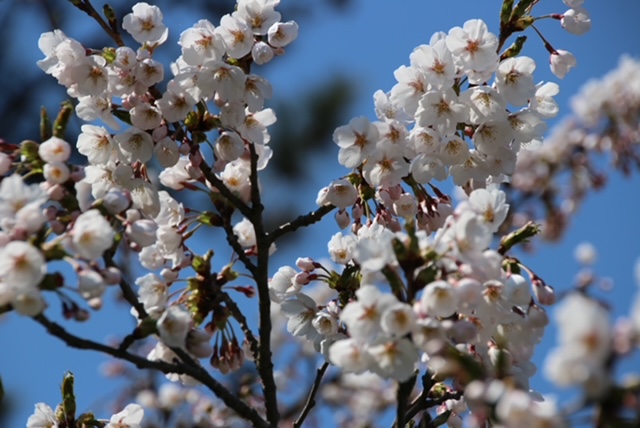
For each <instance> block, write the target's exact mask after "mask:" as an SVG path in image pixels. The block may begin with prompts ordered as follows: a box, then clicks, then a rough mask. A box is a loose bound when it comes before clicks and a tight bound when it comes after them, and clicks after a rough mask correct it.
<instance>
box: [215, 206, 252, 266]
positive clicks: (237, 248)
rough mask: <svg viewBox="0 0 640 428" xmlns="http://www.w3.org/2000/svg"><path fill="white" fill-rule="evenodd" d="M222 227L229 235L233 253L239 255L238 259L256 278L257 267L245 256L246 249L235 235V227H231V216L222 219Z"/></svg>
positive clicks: (228, 239)
mask: <svg viewBox="0 0 640 428" xmlns="http://www.w3.org/2000/svg"><path fill="white" fill-rule="evenodd" d="M222 227H223V229H224V231H225V233H226V235H227V242H228V243H229V245H230V246H231V248H232V249H233V251H234V252H235V253H236V254H237V255H238V258H239V259H240V261H241V262H242V264H243V265H244V267H245V268H246V269H247V270H248V271H249V272H250V273H251V275H253V276H254V277H255V275H256V272H257V269H258V268H257V267H256V265H255V264H254V263H253V262H252V261H251V259H250V258H249V257H248V256H247V255H246V254H245V252H244V249H243V248H242V246H241V245H240V242H238V237H237V236H236V234H235V233H233V227H232V226H231V215H225V216H224V217H223V219H222Z"/></svg>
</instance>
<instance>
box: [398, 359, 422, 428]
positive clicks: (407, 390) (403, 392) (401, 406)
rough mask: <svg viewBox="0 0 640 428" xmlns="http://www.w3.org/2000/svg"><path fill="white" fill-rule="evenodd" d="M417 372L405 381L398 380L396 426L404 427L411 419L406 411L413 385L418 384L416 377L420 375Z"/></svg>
mask: <svg viewBox="0 0 640 428" xmlns="http://www.w3.org/2000/svg"><path fill="white" fill-rule="evenodd" d="M417 373H418V372H417V370H416V372H415V373H414V374H413V375H412V376H411V377H410V378H409V380H406V381H404V382H398V391H397V392H396V400H397V407H396V423H395V426H396V427H398V428H403V427H404V426H405V424H406V423H407V421H408V420H409V419H407V418H406V415H405V411H406V408H407V404H408V403H409V396H410V395H411V391H412V390H413V386H414V385H415V384H416V378H417V376H418V374H417Z"/></svg>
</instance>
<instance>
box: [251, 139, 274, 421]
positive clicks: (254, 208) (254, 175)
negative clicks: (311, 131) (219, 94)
mask: <svg viewBox="0 0 640 428" xmlns="http://www.w3.org/2000/svg"><path fill="white" fill-rule="evenodd" d="M249 150H250V153H251V176H250V181H251V215H250V216H248V217H247V218H248V219H249V220H250V221H251V223H252V224H253V229H254V231H255V234H256V246H257V251H258V257H257V259H258V260H257V269H256V272H255V273H254V275H253V278H254V279H255V281H256V286H257V288H258V299H259V303H258V308H259V312H260V314H259V319H260V327H259V332H260V343H259V346H258V351H259V352H258V357H259V358H258V373H259V375H260V379H261V380H262V384H263V387H264V401H265V408H266V411H267V420H268V421H269V423H270V424H271V426H273V427H277V426H278V421H279V419H280V414H279V412H278V398H277V388H276V382H275V379H274V377H273V360H272V355H271V327H272V326H271V298H270V296H269V247H270V246H271V240H270V239H269V236H268V235H267V233H266V232H265V228H264V222H263V217H262V213H263V211H264V206H263V205H262V201H261V198H260V188H259V187H258V154H257V152H256V148H255V147H254V146H253V144H250V145H249Z"/></svg>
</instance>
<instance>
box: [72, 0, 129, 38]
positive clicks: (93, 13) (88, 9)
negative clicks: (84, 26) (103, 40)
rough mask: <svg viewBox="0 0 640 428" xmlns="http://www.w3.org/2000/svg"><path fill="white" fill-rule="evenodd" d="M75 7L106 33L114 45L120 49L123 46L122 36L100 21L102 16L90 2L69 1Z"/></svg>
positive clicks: (82, 0) (86, 0) (81, 0)
mask: <svg viewBox="0 0 640 428" xmlns="http://www.w3.org/2000/svg"><path fill="white" fill-rule="evenodd" d="M69 1H70V2H71V3H72V4H73V5H74V6H75V7H77V8H78V9H80V10H81V11H83V12H84V13H86V14H87V15H89V16H90V17H92V18H93V19H94V20H95V21H96V22H97V23H98V25H100V27H102V29H103V30H104V31H105V32H106V33H107V35H108V36H109V37H111V38H112V39H113V41H114V42H116V45H118V46H120V47H122V46H124V41H123V40H122V36H121V35H120V33H118V31H116V30H114V29H113V28H111V26H110V25H109V24H107V23H106V22H105V20H104V19H102V16H100V14H99V13H98V11H97V10H96V9H95V8H94V7H93V5H92V4H91V1H90V0H69Z"/></svg>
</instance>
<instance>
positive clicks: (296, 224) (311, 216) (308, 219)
mask: <svg viewBox="0 0 640 428" xmlns="http://www.w3.org/2000/svg"><path fill="white" fill-rule="evenodd" d="M334 208H335V206H333V205H323V206H321V207H320V208H318V209H317V210H315V211H312V212H310V213H307V214H303V215H301V216H298V218H296V219H295V220H292V221H290V222H289V223H285V224H283V225H281V226H279V227H278V228H277V229H276V230H274V231H273V232H271V233H270V234H269V241H270V242H276V240H277V239H279V238H280V237H282V236H283V235H285V234H287V233H291V232H294V231H296V230H298V229H300V228H301V227H305V226H310V225H312V224H314V223H317V222H319V221H320V220H322V217H324V216H325V215H327V214H329V213H330V212H331V211H333V209H334Z"/></svg>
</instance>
